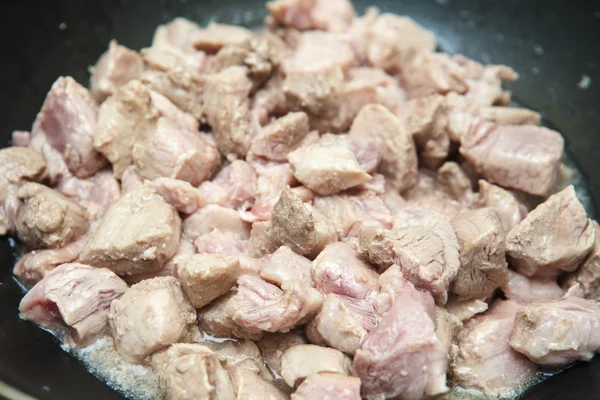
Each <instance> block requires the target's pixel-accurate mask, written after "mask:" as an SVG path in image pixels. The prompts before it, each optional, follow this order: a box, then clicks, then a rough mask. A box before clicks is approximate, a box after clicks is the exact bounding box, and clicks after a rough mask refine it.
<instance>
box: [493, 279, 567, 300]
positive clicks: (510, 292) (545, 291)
mask: <svg viewBox="0 0 600 400" xmlns="http://www.w3.org/2000/svg"><path fill="white" fill-rule="evenodd" d="M508 276H509V280H508V282H506V283H505V284H504V285H502V287H501V289H502V293H504V296H506V298H508V299H511V300H514V301H516V302H517V303H519V304H523V305H525V304H531V303H543V302H546V301H550V300H556V299H560V298H561V297H563V294H564V290H562V289H561V288H560V286H558V284H557V283H556V280H555V279H553V278H535V277H533V278H529V277H527V276H525V275H521V274H519V273H518V272H514V271H508Z"/></svg>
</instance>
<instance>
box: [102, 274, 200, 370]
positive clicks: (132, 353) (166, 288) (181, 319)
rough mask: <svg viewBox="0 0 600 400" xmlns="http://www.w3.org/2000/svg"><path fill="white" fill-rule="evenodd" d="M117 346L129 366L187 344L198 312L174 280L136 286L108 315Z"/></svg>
mask: <svg viewBox="0 0 600 400" xmlns="http://www.w3.org/2000/svg"><path fill="white" fill-rule="evenodd" d="M108 318H109V322H110V327H111V331H112V336H113V339H114V342H115V346H116V348H117V350H118V351H119V353H120V354H121V356H123V358H124V359H125V360H127V361H129V362H132V363H139V362H141V361H142V360H143V359H144V358H146V357H147V356H149V355H150V354H152V353H153V352H155V351H157V350H160V349H162V348H165V347H167V346H169V345H171V344H173V343H177V342H179V341H182V340H185V338H186V335H187V334H188V333H189V330H190V328H191V326H192V325H193V324H194V323H195V322H196V313H195V312H194V308H193V307H192V305H191V304H190V303H189V302H188V300H187V299H186V297H185V294H184V293H183V291H182V290H181V286H179V281H178V280H177V279H175V278H173V277H171V276H168V277H160V278H154V279H146V280H144V281H142V282H140V283H137V284H135V285H133V286H132V287H131V288H129V290H127V292H125V294H124V295H123V296H122V297H121V298H120V299H117V300H115V301H113V302H112V303H111V305H110V312H109V315H108Z"/></svg>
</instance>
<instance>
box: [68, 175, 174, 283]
mask: <svg viewBox="0 0 600 400" xmlns="http://www.w3.org/2000/svg"><path fill="white" fill-rule="evenodd" d="M180 236H181V219H180V218H179V215H178V214H177V211H176V210H175V208H173V207H172V206H171V205H169V204H167V202H166V201H165V200H164V199H163V198H162V196H160V195H158V194H157V193H156V192H155V191H154V190H153V189H152V188H150V187H149V186H146V185H144V186H142V187H141V188H139V189H138V190H136V191H135V192H131V193H128V194H126V195H125V196H123V197H121V198H120V199H119V200H118V201H117V202H116V203H115V204H113V205H112V207H110V208H109V210H108V211H107V212H106V215H105V216H104V218H103V219H102V221H101V222H100V225H99V226H98V229H97V230H96V232H94V233H93V234H92V237H91V239H90V241H89V242H88V243H87V245H86V247H85V249H84V250H83V252H82V253H81V254H80V255H79V260H80V261H81V262H82V263H86V264H90V265H93V266H95V267H105V268H108V269H110V270H112V271H114V272H116V273H117V274H121V275H134V274H139V273H144V272H152V271H157V270H159V269H160V268H161V267H162V266H163V265H164V264H165V262H166V261H167V260H168V259H169V258H171V257H172V256H173V254H175V252H176V250H177V245H178V243H179V238H180Z"/></svg>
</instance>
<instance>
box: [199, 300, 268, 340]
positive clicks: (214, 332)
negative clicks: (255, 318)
mask: <svg viewBox="0 0 600 400" xmlns="http://www.w3.org/2000/svg"><path fill="white" fill-rule="evenodd" d="M235 295H236V292H234V291H231V292H229V293H227V294H225V295H223V296H221V297H219V298H218V299H217V300H214V301H213V302H211V303H210V304H209V305H208V306H206V307H203V308H202V309H201V310H200V311H199V312H198V324H199V326H200V329H202V330H203V331H205V332H206V333H208V334H209V335H211V336H214V337H217V338H236V337H237V338H241V339H249V340H259V339H260V338H261V337H262V334H263V332H262V331H259V332H250V331H247V330H246V329H244V328H242V327H241V326H239V325H238V324H236V323H235V322H234V321H233V311H235V308H234V307H232V304H233V298H234V296H235Z"/></svg>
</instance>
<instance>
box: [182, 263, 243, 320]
mask: <svg viewBox="0 0 600 400" xmlns="http://www.w3.org/2000/svg"><path fill="white" fill-rule="evenodd" d="M239 273H240V262H239V261H238V260H237V259H235V258H233V257H230V256H225V255H220V254H196V255H194V256H192V257H190V258H188V259H186V260H185V261H184V262H182V263H181V265H180V266H179V268H178V269H177V277H178V278H179V279H180V281H181V287H182V288H183V291H184V292H185V294H186V295H187V298H188V299H189V301H190V303H192V305H193V306H194V307H195V308H201V307H204V306H205V305H207V304H209V303H210V302H211V301H213V300H214V299H216V298H217V297H219V296H221V295H223V294H225V293H227V292H229V290H230V289H231V288H232V287H233V286H234V285H235V283H236V281H237V278H238V275H239Z"/></svg>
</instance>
